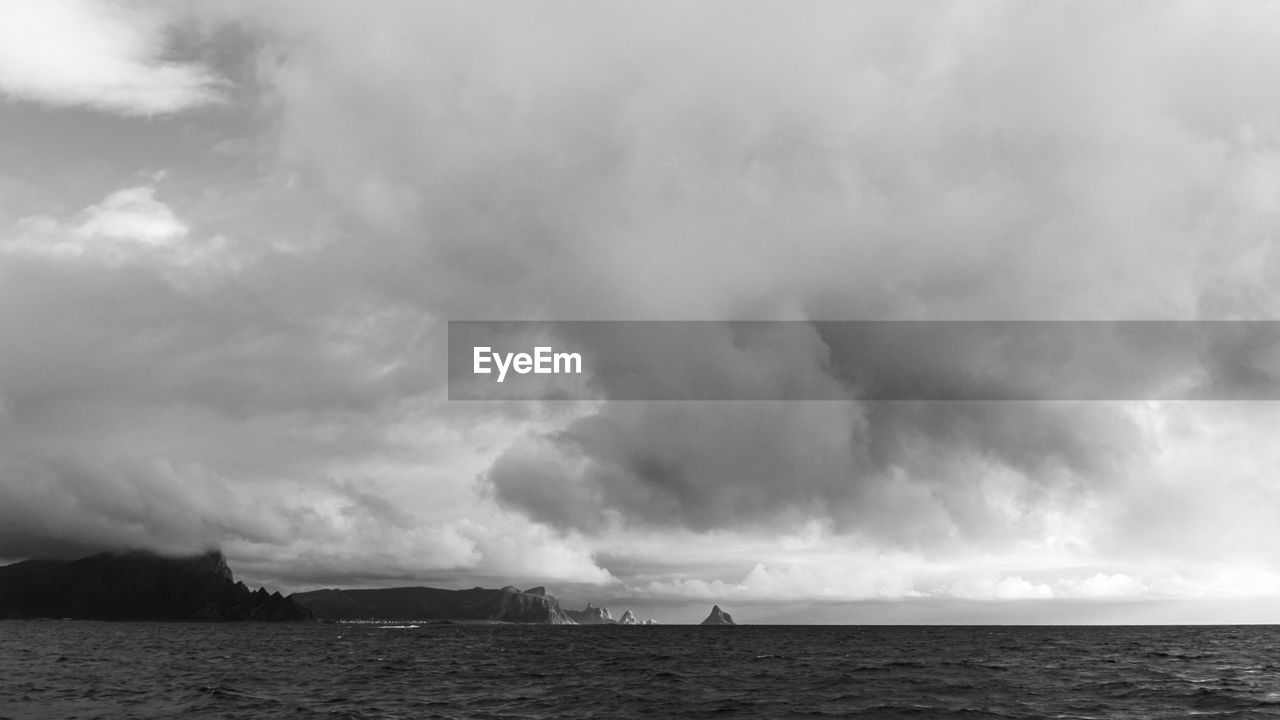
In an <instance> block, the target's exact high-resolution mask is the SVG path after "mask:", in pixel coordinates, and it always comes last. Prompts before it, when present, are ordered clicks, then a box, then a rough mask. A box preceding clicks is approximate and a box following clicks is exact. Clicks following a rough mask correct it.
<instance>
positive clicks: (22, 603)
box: [0, 550, 735, 625]
mask: <svg viewBox="0 0 1280 720" xmlns="http://www.w3.org/2000/svg"><path fill="white" fill-rule="evenodd" d="M32 618H73V619H85V620H198V621H245V620H247V621H263V622H283V621H306V620H323V621H357V620H369V621H378V620H396V621H405V620H423V621H440V622H446V621H449V622H499V623H527V624H540V625H657V624H658V623H657V622H656V621H654V620H653V619H652V618H649V619H646V620H640V619H639V618H637V617H636V616H635V614H633V613H632V612H631V611H630V610H627V611H625V612H623V614H622V616H621V617H619V618H616V619H615V618H614V617H613V615H612V614H611V613H610V612H609V609H608V608H606V607H598V606H596V605H593V604H591V603H587V606H586V607H585V608H584V609H582V610H566V609H564V608H561V607H560V602H559V601H558V600H557V599H556V598H555V597H554V596H552V595H549V594H548V593H547V591H546V588H544V587H534V588H529V589H527V590H519V589H517V588H515V587H512V586H507V587H503V588H500V589H496V590H494V589H487V588H481V587H475V588H471V589H469V590H445V589H441V588H430V587H399V588H380V589H368V590H361V589H354V590H343V589H326V590H313V591H310V592H300V593H294V594H292V595H289V596H287V597H285V596H282V595H281V594H280V593H279V592H268V591H267V590H266V588H258V589H257V590H250V589H249V588H248V587H246V586H245V584H244V583H242V582H238V581H237V580H236V579H235V578H234V576H233V575H232V573H231V568H230V567H228V565H227V561H226V558H224V557H223V555H222V553H221V552H219V551H217V550H211V551H209V552H206V553H204V554H201V555H195V556H190V557H178V558H174V557H164V556H161V555H157V554H154V553H150V552H144V551H129V552H108V553H100V554H97V555H90V556H89V557H85V558H81V559H79V560H71V561H61V560H24V561H22V562H17V563H14V564H12V565H6V566H0V619H32ZM701 624H702V625H734V624H735V623H734V622H733V618H732V617H730V616H729V614H728V613H726V612H723V611H722V610H721V609H720V606H719V605H717V606H715V607H714V608H712V610H711V615H709V616H708V617H707V619H706V620H704V621H702V623H701Z"/></svg>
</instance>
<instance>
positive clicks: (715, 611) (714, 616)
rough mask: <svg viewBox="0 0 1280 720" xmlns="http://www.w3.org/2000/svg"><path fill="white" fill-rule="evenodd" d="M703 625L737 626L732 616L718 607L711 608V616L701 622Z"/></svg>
mask: <svg viewBox="0 0 1280 720" xmlns="http://www.w3.org/2000/svg"><path fill="white" fill-rule="evenodd" d="M702 624H703V625H737V624H738V623H736V622H734V621H733V616H732V615H730V614H729V613H727V612H725V611H723V610H721V609H720V606H719V605H715V606H712V608H711V614H710V615H708V616H707V619H706V620H703V621H702Z"/></svg>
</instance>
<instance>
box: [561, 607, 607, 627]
mask: <svg viewBox="0 0 1280 720" xmlns="http://www.w3.org/2000/svg"><path fill="white" fill-rule="evenodd" d="M564 614H565V615H567V616H568V617H569V619H570V620H572V621H573V622H575V623H577V624H579V625H612V624H613V623H614V622H615V620H614V619H613V616H612V615H610V614H609V608H606V607H596V606H595V605H592V604H591V603H587V607H586V608H584V609H582V610H565V611H564Z"/></svg>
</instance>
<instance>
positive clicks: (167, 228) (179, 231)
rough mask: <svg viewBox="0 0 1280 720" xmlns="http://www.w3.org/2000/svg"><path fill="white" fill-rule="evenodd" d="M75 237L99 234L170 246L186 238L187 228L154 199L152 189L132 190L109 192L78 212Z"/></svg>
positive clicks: (144, 187)
mask: <svg viewBox="0 0 1280 720" xmlns="http://www.w3.org/2000/svg"><path fill="white" fill-rule="evenodd" d="M81 215H82V216H83V218H84V219H83V220H82V221H81V222H80V223H79V225H78V226H77V227H76V228H75V232H76V234H77V235H80V236H82V237H92V236H95V235H101V236H103V237H108V238H112V239H115V240H125V241H134V242H138V243H142V244H143V245H151V246H164V245H173V244H174V243H176V242H178V241H180V240H182V239H183V238H185V237H186V236H187V231H188V228H187V226H186V225H185V224H183V222H182V221H181V220H179V219H178V216H177V215H175V214H174V212H173V210H172V209H171V208H170V207H169V206H168V205H166V204H164V203H163V202H160V201H159V200H157V199H156V189H155V188H153V187H146V186H142V187H133V188H127V189H125V190H118V191H116V192H113V193H111V194H110V195H108V196H107V197H106V199H104V200H103V201H102V202H100V203H98V204H97V205H92V206H90V207H88V208H85V210H84V211H83V212H82V213H81Z"/></svg>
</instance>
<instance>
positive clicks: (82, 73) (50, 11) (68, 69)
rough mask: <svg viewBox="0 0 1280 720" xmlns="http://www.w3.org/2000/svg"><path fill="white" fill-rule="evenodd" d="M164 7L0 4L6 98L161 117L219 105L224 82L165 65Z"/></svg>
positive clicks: (55, 0)
mask: <svg viewBox="0 0 1280 720" xmlns="http://www.w3.org/2000/svg"><path fill="white" fill-rule="evenodd" d="M162 7H163V6H150V5H149V6H142V5H138V4H135V3H118V2H103V1H101V0H97V1H95V0H41V1H40V2H24V1H23V0H2V1H0V92H3V93H4V94H6V95H8V96H10V97H13V98H18V99H22V100H32V101H35V102H40V103H44V104H48V105H60V106H87V107H92V108H96V109H99V110H105V111H109V112H114V113H119V114H122V115H156V114H166V113H173V112H177V111H179V110H184V109H187V108H191V107H195V106H198V105H204V104H207V103H211V102H215V101H217V100H218V98H219V92H218V86H219V84H220V81H219V80H218V79H217V78H215V77H214V76H213V75H212V74H211V73H210V72H209V71H208V70H207V69H206V68H204V67H202V66H200V65H198V64H195V63H177V62H169V61H166V60H165V59H164V52H165V31H166V27H165V22H164V19H163V18H162V17H161V16H160V15H159V14H158V11H159V8H162Z"/></svg>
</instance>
